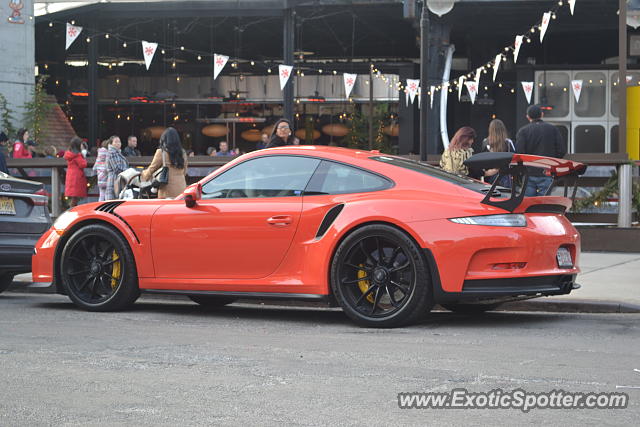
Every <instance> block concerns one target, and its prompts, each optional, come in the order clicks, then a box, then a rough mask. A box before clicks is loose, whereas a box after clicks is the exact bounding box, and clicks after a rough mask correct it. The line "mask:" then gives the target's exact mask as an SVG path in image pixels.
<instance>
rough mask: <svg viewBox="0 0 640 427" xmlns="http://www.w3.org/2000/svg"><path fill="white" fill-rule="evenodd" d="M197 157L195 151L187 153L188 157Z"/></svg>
mask: <svg viewBox="0 0 640 427" xmlns="http://www.w3.org/2000/svg"><path fill="white" fill-rule="evenodd" d="M195 156H196V153H195V151H193V150H188V151H187V157H195Z"/></svg>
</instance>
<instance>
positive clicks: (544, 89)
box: [536, 71, 573, 118]
mask: <svg viewBox="0 0 640 427" xmlns="http://www.w3.org/2000/svg"><path fill="white" fill-rule="evenodd" d="M536 83H537V85H536V89H537V90H538V97H539V101H540V102H539V103H540V104H542V105H545V106H549V107H551V109H550V110H545V112H544V116H545V117H547V118H551V117H565V116H568V115H569V95H570V94H571V87H570V81H569V74H568V73H567V72H554V71H547V72H546V73H540V74H539V75H538V81H537V82H536ZM571 96H573V95H571Z"/></svg>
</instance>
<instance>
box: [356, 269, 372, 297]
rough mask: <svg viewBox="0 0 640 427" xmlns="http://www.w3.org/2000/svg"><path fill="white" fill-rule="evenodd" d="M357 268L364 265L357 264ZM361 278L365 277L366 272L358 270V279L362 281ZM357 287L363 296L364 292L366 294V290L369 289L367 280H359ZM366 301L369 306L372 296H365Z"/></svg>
mask: <svg viewBox="0 0 640 427" xmlns="http://www.w3.org/2000/svg"><path fill="white" fill-rule="evenodd" d="M358 267H364V264H358ZM363 277H367V272H366V271H364V270H358V279H362V278H363ZM358 287H359V288H360V290H361V291H362V293H363V294H364V293H365V292H367V289H369V281H368V280H360V281H358ZM366 299H367V301H369V302H370V303H371V304H373V295H371V294H369V295H367V298H366Z"/></svg>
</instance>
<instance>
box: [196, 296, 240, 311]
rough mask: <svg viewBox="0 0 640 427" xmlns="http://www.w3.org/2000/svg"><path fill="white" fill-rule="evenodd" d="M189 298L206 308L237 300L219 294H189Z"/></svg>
mask: <svg viewBox="0 0 640 427" xmlns="http://www.w3.org/2000/svg"><path fill="white" fill-rule="evenodd" d="M189 299H191V301H193V302H196V303H198V304H200V305H201V306H202V307H205V308H217V307H224V306H225V305H228V304H231V303H233V302H235V301H236V300H237V298H233V297H225V296H218V295H189Z"/></svg>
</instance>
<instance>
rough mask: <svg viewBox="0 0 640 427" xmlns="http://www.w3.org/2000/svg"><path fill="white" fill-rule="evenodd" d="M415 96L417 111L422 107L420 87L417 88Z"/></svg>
mask: <svg viewBox="0 0 640 427" xmlns="http://www.w3.org/2000/svg"><path fill="white" fill-rule="evenodd" d="M416 96H417V97H418V110H419V109H420V108H421V107H422V86H418V91H417V92H416Z"/></svg>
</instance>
